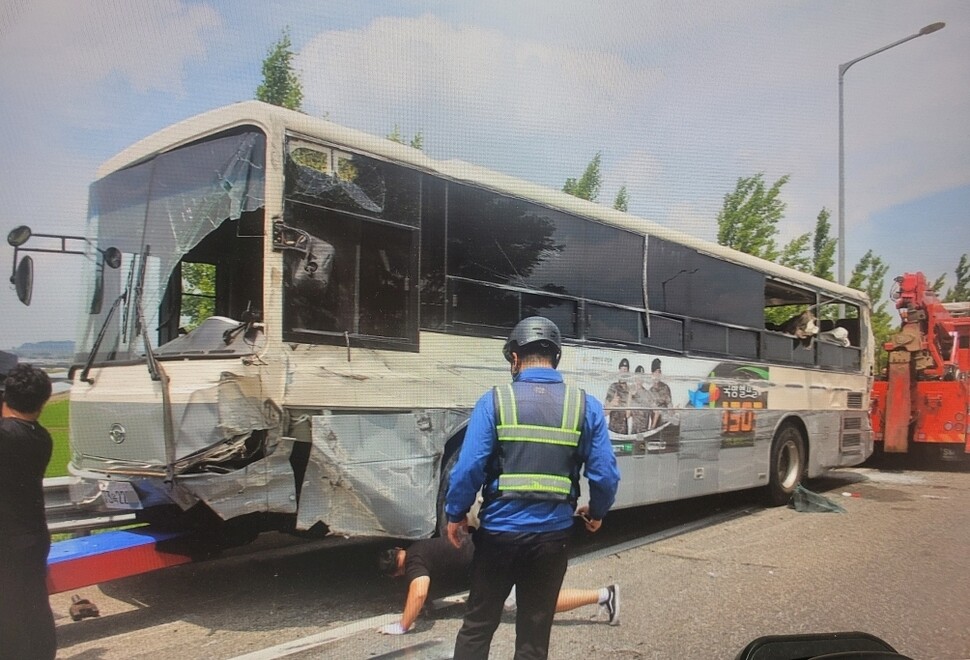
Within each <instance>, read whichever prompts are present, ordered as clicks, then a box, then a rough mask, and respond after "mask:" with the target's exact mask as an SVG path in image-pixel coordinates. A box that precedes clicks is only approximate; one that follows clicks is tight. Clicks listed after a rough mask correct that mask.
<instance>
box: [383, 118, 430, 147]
mask: <svg viewBox="0 0 970 660" xmlns="http://www.w3.org/2000/svg"><path fill="white" fill-rule="evenodd" d="M387 139H388V140H390V141H392V142H397V143H398V144H407V145H408V146H410V147H412V148H414V149H424V135H422V134H421V131H418V132H417V133H415V134H414V137H412V138H411V140H410V141H408V142H405V138H404V135H403V134H402V133H401V127H400V126H398V125H397V124H394V130H393V131H391V132H390V133H388V134H387Z"/></svg>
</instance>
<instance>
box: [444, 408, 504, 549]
mask: <svg viewBox="0 0 970 660" xmlns="http://www.w3.org/2000/svg"><path fill="white" fill-rule="evenodd" d="M494 417H495V403H494V398H493V394H492V392H491V390H490V391H488V392H486V393H485V394H484V395H483V396H482V397H481V398H480V399H479V400H478V403H476V404H475V407H474V408H473V409H472V414H471V418H470V419H469V421H468V428H467V429H466V430H465V441H464V443H463V444H462V447H461V451H460V453H459V454H458V460H457V461H456V463H455V467H454V468H453V469H452V471H451V479H450V481H449V486H448V493H447V495H446V496H445V515H446V516H447V518H448V536H449V538H451V537H452V534H455V535H456V536H457V533H458V531H459V528H460V527H462V526H466V525H467V523H466V522H465V520H466V515H467V514H468V511H469V509H471V507H472V504H474V503H475V498H476V497H477V496H478V491H479V489H480V488H481V487H482V485H483V484H484V481H485V467H486V465H487V464H488V459H489V456H491V454H492V450H493V448H494V447H495V442H496V438H495V421H494ZM452 544H454V540H452ZM458 545H460V544H457V545H455V547H458Z"/></svg>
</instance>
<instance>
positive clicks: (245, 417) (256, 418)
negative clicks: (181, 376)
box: [175, 372, 280, 459]
mask: <svg viewBox="0 0 970 660" xmlns="http://www.w3.org/2000/svg"><path fill="white" fill-rule="evenodd" d="M261 393H262V383H261V380H260V378H259V377H258V376H239V375H236V374H233V373H231V372H223V373H222V374H221V375H220V378H219V382H218V383H216V384H215V385H214V386H212V387H208V388H205V389H198V390H196V391H194V392H192V394H191V395H190V397H189V400H188V402H187V403H186V404H185V406H184V408H183V409H182V415H181V417H180V419H179V422H178V424H177V427H176V433H175V438H176V441H175V451H176V458H177V459H181V458H183V457H185V456H189V455H191V454H194V453H195V452H198V451H200V450H202V449H206V448H208V447H211V446H213V445H215V444H217V443H219V442H224V441H226V440H230V439H232V438H235V437H239V436H242V435H247V434H249V433H252V432H253V431H257V430H269V431H270V432H271V434H273V433H278V431H279V425H280V413H279V411H278V410H277V409H276V408H275V407H273V406H271V405H267V403H266V402H264V400H263V398H262V397H261Z"/></svg>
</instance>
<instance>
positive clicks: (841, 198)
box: [838, 22, 946, 284]
mask: <svg viewBox="0 0 970 660" xmlns="http://www.w3.org/2000/svg"><path fill="white" fill-rule="evenodd" d="M944 27H946V23H943V22H940V23H931V24H930V25H927V26H926V27H924V28H922V29H921V30H920V31H919V32H917V33H915V34H911V35H909V36H908V37H904V38H902V39H900V40H899V41H894V42H893V43H891V44H889V45H888V46H883V47H882V48H877V49H876V50H874V51H872V52H871V53H866V54H865V55H863V56H862V57H857V58H855V59H854V60H849V61H848V62H846V63H845V64H840V65H839V244H838V248H839V284H845V125H844V122H843V118H842V111H843V100H842V78H843V76H845V72H846V71H848V70H849V67H850V66H852V65H853V64H855V63H856V62H861V61H862V60H864V59H866V58H867V57H872V56H873V55H878V54H879V53H881V52H883V51H885V50H889V49H890V48H894V47H896V46H898V45H899V44H904V43H906V42H907V41H909V40H910V39H915V38H916V37H922V36H923V35H924V34H931V33H933V32H936V31H937V30H942V29H943V28H944Z"/></svg>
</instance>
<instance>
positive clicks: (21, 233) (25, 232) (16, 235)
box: [7, 225, 32, 248]
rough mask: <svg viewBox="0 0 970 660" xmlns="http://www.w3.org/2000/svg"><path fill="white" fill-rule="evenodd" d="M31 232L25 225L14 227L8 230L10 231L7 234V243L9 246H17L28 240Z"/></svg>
mask: <svg viewBox="0 0 970 660" xmlns="http://www.w3.org/2000/svg"><path fill="white" fill-rule="evenodd" d="M31 234H32V232H31V231H30V227H28V226H27V225H20V226H19V227H14V228H13V229H11V230H10V233H9V234H7V244H8V245H10V247H15V248H18V247H20V246H21V245H23V244H24V243H26V242H27V241H28V240H30V236H31Z"/></svg>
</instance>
